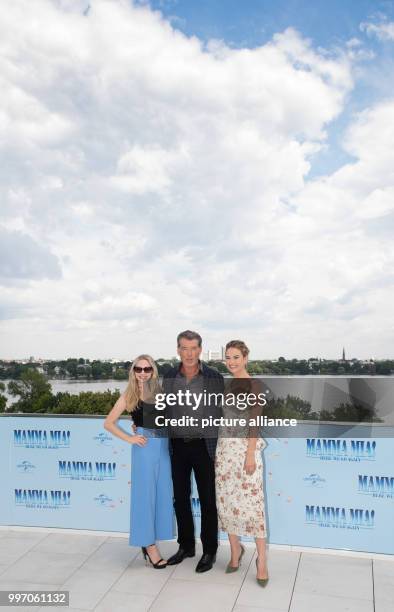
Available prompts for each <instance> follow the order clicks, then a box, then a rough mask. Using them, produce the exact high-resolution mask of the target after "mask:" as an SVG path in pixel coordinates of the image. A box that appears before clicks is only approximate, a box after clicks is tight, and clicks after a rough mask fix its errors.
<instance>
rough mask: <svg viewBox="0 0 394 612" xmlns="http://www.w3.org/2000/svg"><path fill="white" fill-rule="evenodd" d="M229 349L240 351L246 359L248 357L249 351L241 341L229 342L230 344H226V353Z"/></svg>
mask: <svg viewBox="0 0 394 612" xmlns="http://www.w3.org/2000/svg"><path fill="white" fill-rule="evenodd" d="M229 348H236V349H238V350H239V351H241V353H242V355H243V356H244V357H247V356H248V355H249V349H248V347H247V346H246V344H245V342H244V341H243V340H230V342H227V344H226V351H227V349H229Z"/></svg>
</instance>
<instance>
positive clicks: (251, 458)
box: [244, 450, 256, 475]
mask: <svg viewBox="0 0 394 612" xmlns="http://www.w3.org/2000/svg"><path fill="white" fill-rule="evenodd" d="M244 468H245V472H246V473H247V474H249V475H250V474H253V472H254V471H255V469H256V459H255V451H254V450H253V451H249V450H248V451H247V452H246V456H245V463H244Z"/></svg>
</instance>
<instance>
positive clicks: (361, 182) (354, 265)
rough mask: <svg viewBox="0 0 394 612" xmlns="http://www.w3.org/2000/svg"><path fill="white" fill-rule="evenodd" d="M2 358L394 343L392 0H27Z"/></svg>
mask: <svg viewBox="0 0 394 612" xmlns="http://www.w3.org/2000/svg"><path fill="white" fill-rule="evenodd" d="M0 49H1V53H0V57H1V59H0V91H1V96H0V147H1V156H2V160H1V164H0V175H1V180H0V189H1V200H0V285H1V301H0V319H1V321H0V343H1V344H0V357H1V358H23V357H25V356H29V355H34V356H35V357H48V358H61V357H68V356H76V357H79V356H83V357H89V358H94V357H96V358H108V357H119V358H132V357H133V356H135V355H136V354H137V353H139V352H142V351H144V352H145V351H148V352H150V353H152V355H153V356H154V357H155V358H158V357H163V356H168V357H169V356H171V355H174V354H175V338H176V334H177V333H178V331H180V330H182V329H185V328H191V329H196V330H198V331H200V333H201V334H202V336H203V339H204V345H205V349H208V348H209V349H216V348H218V347H219V346H220V345H221V344H224V343H225V342H226V341H227V340H229V339H233V338H241V339H244V340H245V341H246V342H247V343H248V344H249V345H250V348H251V354H252V357H255V358H264V357H266V358H275V357H278V356H279V355H284V356H285V357H287V358H292V357H311V356H316V355H317V356H324V357H338V356H339V355H340V353H341V351H342V346H343V345H345V347H346V350H347V355H348V356H349V357H353V356H356V357H360V358H366V357H375V358H384V357H393V344H394V327H393V317H392V308H393V285H394V257H393V244H394V241H393V233H394V231H393V230H394V205H393V203H394V146H393V144H394V86H393V83H394V79H393V73H394V8H393V2H379V1H373V2H372V1H370V0H368V1H366V0H360V1H359V2H350V1H349V2H343V1H342V0H331V1H330V2H329V3H328V2H325V1H324V2H323V1H321V0H317V1H315V2H309V1H307V0H304V1H303V2H302V1H297V2H296V1H294V0H288V1H287V2H284V1H283V0H277V1H276V2H272V1H269V2H268V1H267V0H259V1H257V0H256V1H254V0H251V1H249V2H238V1H236V0H226V2H225V1H224V0H221V1H219V0H209V1H208V0H178V1H177V2H175V1H163V0H161V1H158V0H155V1H152V2H151V3H148V2H138V3H137V2H134V3H133V2H132V1H131V0H90V2H88V0H34V2H31V0H13V1H12V2H10V3H7V9H6V10H4V9H3V11H2V12H1V14H0Z"/></svg>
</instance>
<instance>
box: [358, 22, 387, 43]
mask: <svg viewBox="0 0 394 612" xmlns="http://www.w3.org/2000/svg"><path fill="white" fill-rule="evenodd" d="M360 30H361V31H362V32H366V33H367V34H368V35H369V36H377V38H379V39H380V40H394V22H393V21H387V20H385V21H381V22H380V23H371V22H363V23H361V24H360Z"/></svg>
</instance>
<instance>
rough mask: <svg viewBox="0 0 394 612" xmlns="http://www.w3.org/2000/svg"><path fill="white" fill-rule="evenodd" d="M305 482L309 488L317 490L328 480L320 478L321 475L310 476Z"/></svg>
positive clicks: (304, 479) (306, 477)
mask: <svg viewBox="0 0 394 612" xmlns="http://www.w3.org/2000/svg"><path fill="white" fill-rule="evenodd" d="M303 481H304V482H305V483H306V484H307V485H308V486H309V487H314V488H317V487H322V486H323V483H324V482H326V479H325V478H322V477H321V476H319V474H309V476H305V477H304V478H303Z"/></svg>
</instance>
